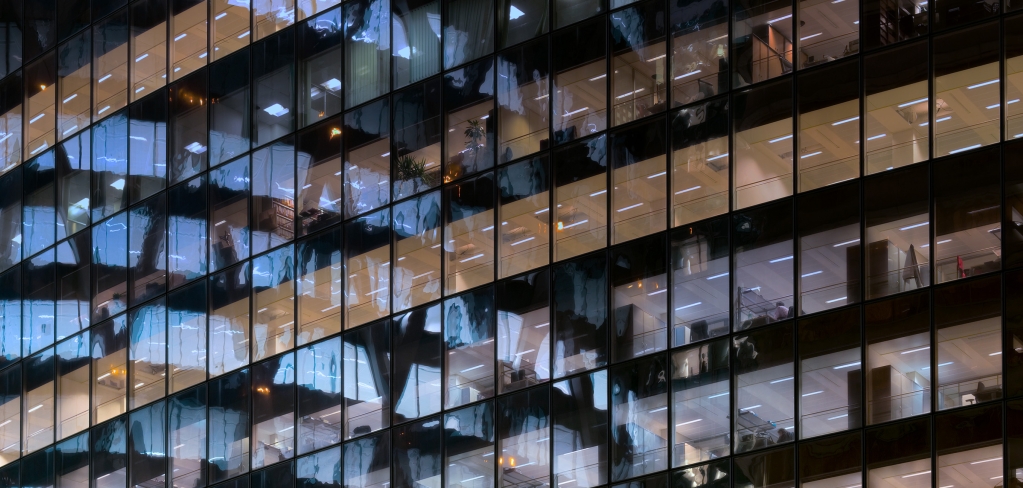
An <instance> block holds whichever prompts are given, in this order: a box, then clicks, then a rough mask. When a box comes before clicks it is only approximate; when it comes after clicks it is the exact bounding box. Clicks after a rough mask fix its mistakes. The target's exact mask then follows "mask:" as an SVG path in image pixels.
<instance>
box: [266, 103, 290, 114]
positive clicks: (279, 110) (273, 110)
mask: <svg viewBox="0 0 1023 488" xmlns="http://www.w3.org/2000/svg"><path fill="white" fill-rule="evenodd" d="M263 111H264V112H266V113H268V114H270V115H273V116H274V117H280V116H282V115H284V114H286V113H288V112H289V110H288V109H286V108H284V107H283V106H281V104H279V103H275V104H273V105H271V106H269V107H267V108H264V109H263Z"/></svg>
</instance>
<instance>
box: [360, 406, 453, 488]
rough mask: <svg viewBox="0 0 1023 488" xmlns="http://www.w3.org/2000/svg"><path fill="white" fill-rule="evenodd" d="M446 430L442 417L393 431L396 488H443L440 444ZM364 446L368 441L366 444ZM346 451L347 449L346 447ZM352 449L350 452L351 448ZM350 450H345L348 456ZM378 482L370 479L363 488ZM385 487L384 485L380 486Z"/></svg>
mask: <svg viewBox="0 0 1023 488" xmlns="http://www.w3.org/2000/svg"><path fill="white" fill-rule="evenodd" d="M442 432H443V430H442V427H441V425H440V417H433V418H430V419H423V420H420V421H416V422H412V423H410V424H406V425H403V426H400V427H395V428H394V430H392V431H391V434H392V436H393V437H392V441H391V445H392V446H394V452H393V453H392V454H391V459H393V462H394V479H393V480H392V481H393V482H394V484H393V486H394V488H413V487H416V486H440V485H441V482H440V472H441V469H440V467H441V452H440V441H441V436H442V435H443V434H442ZM363 442H365V441H363ZM346 447H347V446H346ZM349 449H351V448H349ZM349 449H346V452H345V454H346V459H347V454H349V452H350V451H349ZM377 480H378V478H375V477H374V478H371V479H368V480H367V482H366V484H365V485H364V486H373V485H376V484H378V483H377ZM379 484H380V485H383V483H379Z"/></svg>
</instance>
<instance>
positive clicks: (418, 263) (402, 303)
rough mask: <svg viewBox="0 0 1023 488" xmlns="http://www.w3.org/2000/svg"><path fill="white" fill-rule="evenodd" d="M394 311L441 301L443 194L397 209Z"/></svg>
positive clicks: (429, 196)
mask: <svg viewBox="0 0 1023 488" xmlns="http://www.w3.org/2000/svg"><path fill="white" fill-rule="evenodd" d="M393 212H394V222H393V223H392V225H393V232H394V234H393V235H394V242H393V244H392V245H393V246H394V255H395V262H394V284H393V290H394V311H395V312H400V311H402V310H407V309H409V308H412V307H417V306H419V305H422V304H424V303H426V302H429V301H431V300H436V299H438V298H440V281H441V272H440V266H441V249H440V248H441V229H440V225H441V215H440V212H441V209H440V192H439V191H436V192H433V193H428V194H426V195H423V196H420V197H417V198H413V199H411V200H406V201H404V202H402V203H399V204H396V205H395V206H394V210H393Z"/></svg>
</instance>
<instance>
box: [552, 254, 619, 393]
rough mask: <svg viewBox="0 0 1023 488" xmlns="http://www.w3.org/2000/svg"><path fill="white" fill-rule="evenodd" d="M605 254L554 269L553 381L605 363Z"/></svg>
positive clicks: (606, 355) (606, 336)
mask: <svg viewBox="0 0 1023 488" xmlns="http://www.w3.org/2000/svg"><path fill="white" fill-rule="evenodd" d="M606 259H607V257H606V254H605V253H603V252H601V253H596V254H594V255H591V256H588V257H585V258H580V259H577V260H575V261H570V262H566V263H561V264H559V265H558V266H557V267H555V268H554V270H553V273H554V288H553V289H554V336H555V337H556V339H555V343H554V349H553V351H554V352H553V354H554V377H555V378H561V377H564V376H568V375H570V374H575V373H580V372H583V371H586V370H590V369H595V368H600V367H604V366H606V365H607V363H608V350H607V349H608V344H607V343H608V332H607V326H606V324H607V319H608V313H607V312H608V307H607V284H608V283H607V268H606V266H607V263H606Z"/></svg>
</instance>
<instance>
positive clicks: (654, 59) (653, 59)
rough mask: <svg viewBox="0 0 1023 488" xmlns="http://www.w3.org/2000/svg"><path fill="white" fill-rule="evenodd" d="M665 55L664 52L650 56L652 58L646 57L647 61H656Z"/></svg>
mask: <svg viewBox="0 0 1023 488" xmlns="http://www.w3.org/2000/svg"><path fill="white" fill-rule="evenodd" d="M665 56H667V55H666V54H662V55H660V56H655V57H652V58H650V59H648V60H647V62H650V61H657V60H658V59H664V57H665Z"/></svg>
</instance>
